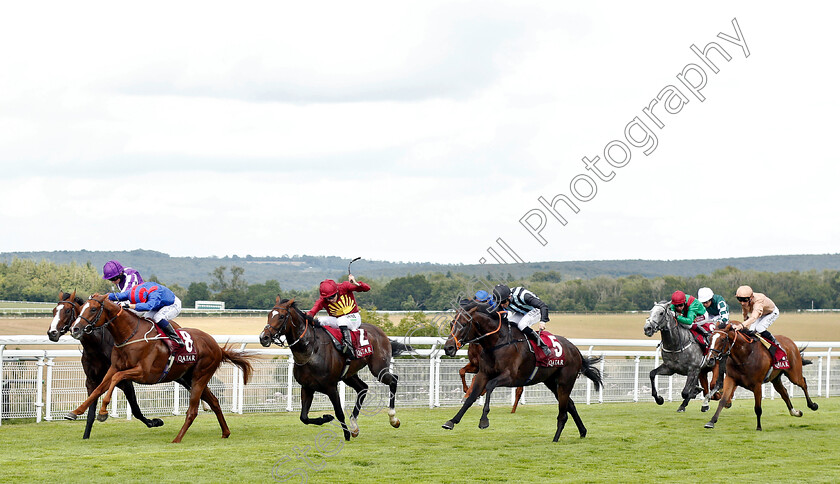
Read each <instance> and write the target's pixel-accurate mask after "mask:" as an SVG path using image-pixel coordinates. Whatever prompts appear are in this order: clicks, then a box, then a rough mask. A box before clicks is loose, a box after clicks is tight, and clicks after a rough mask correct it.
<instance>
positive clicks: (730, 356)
mask: <svg viewBox="0 0 840 484" xmlns="http://www.w3.org/2000/svg"><path fill="white" fill-rule="evenodd" d="M776 341H777V342H778V343H779V345H780V346H781V347H782V348H783V349H784V350H785V352H786V353H787V356H788V361H789V362H790V368H788V369H785V370H777V369H774V368H773V357H772V356H770V352H769V351H767V348H765V347H764V345H763V344H762V343H761V341H759V339H758V337H756V336H754V335H749V334H746V333H743V332H741V331H736V330H735V329H733V328H732V325H731V324H730V325H726V327H724V328H722V329H717V330H715V331H714V333H712V344H711V351H710V352H709V355H708V357H707V359H709V360H713V359H714V360H721V359H724V358H725V359H726V374H725V375H724V378H723V397H722V398H721V399H720V402H718V408H717V410H716V411H715V414H714V415H713V416H712V419H711V420H709V422H708V423H706V425H705V427H706V428H707V429H711V428H714V426H715V423H717V420H718V417H719V416H720V412H721V410H723V408H724V406H726V405H727V404H728V403H729V402H731V401H732V395H733V394H734V393H735V388H737V387H738V386H742V387H744V388H746V389H747V390H749V391H751V392H753V396H754V397H755V418H756V428H755V429H756V430H761V393H762V392H761V385H762V384H763V383H764V382H767V381H770V382H772V383H773V388H775V389H776V392H778V393H779V395H780V396H781V397H782V400H784V402H785V405H787V408H788V412H789V413H790V414H791V415H792V416H794V417H801V416H802V412H801V411H800V410H796V409H795V408H793V404H791V402H790V396H789V395H788V392H787V390H786V389H785V386H784V384H783V383H782V375H785V376H786V377H787V378H788V380H790V381H791V382H792V383H793V384H794V385H796V386H798V387H799V388H801V389H802V391H804V392H805V400H806V402H807V405H808V408H810V409H811V410H814V411H816V410H817V409H818V408H819V405H817V403H816V402H814V401H812V400H811V397H810V395H808V384H807V383H806V382H805V377H804V376H803V375H802V367H803V366H804V365H809V364H811V361H810V360H805V359H803V358H802V351H804V348H803V349H800V348H797V347H796V343H794V342H793V341H792V340H791V339H790V338H788V337H786V336H782V335H778V334H777V335H776ZM713 355H714V356H713Z"/></svg>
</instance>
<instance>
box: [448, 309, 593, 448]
mask: <svg viewBox="0 0 840 484" xmlns="http://www.w3.org/2000/svg"><path fill="white" fill-rule="evenodd" d="M554 338H555V340H554V341H555V344H554V351H555V352H558V353H559V352H560V351H562V355H563V357H564V358H565V364H563V365H561V366H555V367H550V368H543V367H537V366H536V364H537V363H536V357H535V356H534V354H533V353H532V352H531V350H530V349H529V347H528V345H529V343H528V340H527V338H525V337H524V335H522V333H521V332H520V331H519V329H517V328H516V325H511V324H507V322H506V321H504V319H503V316H502V313H501V312H497V313H494V314H492V315H491V314H490V313H489V312H488V306H487V305H486V304H482V303H477V302H472V303H470V304H467V305H466V306H463V307H461V308H459V309H457V310H456V313H455V318H454V319H453V320H452V326H451V332H450V334H449V338H447V340H446V344H445V345H444V347H443V348H444V351H445V352H446V355H447V356H455V353H456V351H458V349H459V348H460V347H461V346H463V345H465V344H472V343H475V342H476V341H481V345H482V346H483V347H485V348H487V349H486V350H484V351H482V352H481V358H480V363H479V370H478V374H477V375H476V377H475V378H474V379H473V387H472V391H471V392H470V395H469V397H467V400H466V401H465V402H464V405H463V406H462V407H461V410H459V411H458V413H457V414H456V415H455V417H453V418H452V420H448V421H447V422H446V423H444V424H443V428H445V429H447V430H452V429H453V428H455V425H456V424H458V423H459V422H460V421H461V418H462V417H463V416H464V413H466V411H467V409H468V408H470V407H471V406H472V404H473V403H474V402H475V401H476V399H478V397H479V395H481V393H482V392H484V391H485V389H486V391H487V396H486V398H485V400H484V411H483V412H482V414H481V420H479V424H478V428H480V429H485V428H487V427H488V426H489V425H490V421H489V419H488V418H487V414H488V413H489V412H490V396H491V395H492V393H493V390H494V389H495V388H496V387H498V386H502V387H514V386H529V385H535V384H537V383H545V385H546V386H547V387H548V389H549V390H551V392H552V393H553V394H554V396H555V398H557V404H558V408H559V413H558V414H557V432H556V433H555V434H554V442H557V441H558V440H559V439H560V433H561V432H562V431H563V427H565V425H566V421H567V420H568V418H569V414H571V415H572V418H573V419H574V421H575V424H576V425H577V428H578V431H579V432H580V436H581V437H585V436H586V427H584V425H583V421H582V420H581V419H580V415H578V412H577V408H576V407H575V403H574V401H572V399H571V397H570V396H569V395H570V394H571V392H572V389H573V388H574V386H575V380H577V376H578V374H583V375H584V376H586V377H587V378H589V379H590V380H592V382H593V383H595V389H596V390H597V389H599V388H600V387H601V385H602V381H601V372H600V371H599V370H598V368H596V367H595V366H594V364H595V363H597V362H598V361H600V360H601V359H600V358H597V357H596V358H586V357H584V356H583V355H581V354H580V351H579V350H578V349H577V347H576V346H575V345H573V344H572V343H570V342H569V340H567V339H566V338H563V337H562V336H555V337H554ZM558 350H559V351H558Z"/></svg>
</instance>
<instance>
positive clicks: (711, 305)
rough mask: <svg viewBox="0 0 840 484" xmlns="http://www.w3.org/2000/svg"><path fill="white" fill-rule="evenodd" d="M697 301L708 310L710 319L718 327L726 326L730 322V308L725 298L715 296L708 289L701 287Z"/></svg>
mask: <svg viewBox="0 0 840 484" xmlns="http://www.w3.org/2000/svg"><path fill="white" fill-rule="evenodd" d="M697 300H698V301H700V302H701V303H702V304H703V307H705V308H706V312H707V313H708V314H709V319H710V320H711V321H712V322H714V323H715V325H717V326H718V327H722V326H725V325H726V324H727V323H728V322H729V306H728V305H727V304H726V300H725V299H724V298H723V296H721V295H719V294H715V293H714V292H712V290H711V289H709V288H708V287H701V288H700V290H699V291H697Z"/></svg>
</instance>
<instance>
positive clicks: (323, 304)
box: [307, 274, 370, 358]
mask: <svg viewBox="0 0 840 484" xmlns="http://www.w3.org/2000/svg"><path fill="white" fill-rule="evenodd" d="M319 291H320V294H321V297H320V298H318V300H317V301H316V302H315V305H314V306H312V309H310V310H309V312H308V313H307V314H309V315H310V316H315V315H316V314H318V311H320V310H321V309H325V310H326V311H327V314H328V316H325V317H323V318H319V320H318V321H319V322H320V323H321V324H322V325H324V326H332V327H334V328H338V329H340V330H341V335H342V338H343V339H344V354H345V356H347V357H348V358H352V354H353V348H352V343H351V340H350V330H353V331H355V330H357V329H359V326H361V325H362V317H361V315H360V314H359V305H358V304H356V296H354V295H353V293H354V292H367V291H370V286H369V285H367V284H365V283H364V282H358V281H356V278H355V277H353V275H352V274H351V275H350V276H349V277H348V280H347V281H345V282H342V283H341V284H336V282H335V281H333V280H332V279H327V280H325V281H323V282H321V285H320V288H319Z"/></svg>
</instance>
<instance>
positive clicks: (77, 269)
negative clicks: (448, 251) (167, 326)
mask: <svg viewBox="0 0 840 484" xmlns="http://www.w3.org/2000/svg"><path fill="white" fill-rule="evenodd" d="M243 274H244V269H243V268H242V267H239V266H230V267H228V266H218V267H216V268H215V269H214V270H213V271H212V272H211V273H210V282H209V283H207V282H193V283H190V284H189V285H188V286H187V287H183V286H181V285H179V284H168V283H167V281H163V280H159V279H158V278H157V277H156V276H155V275H154V274H148V275H146V274H143V276H144V278H145V279H146V280H148V281H156V282H160V283H161V284H164V285H166V286H167V287H169V288H170V289H172V290H173V291H174V292H175V294H176V295H178V297H179V298H181V300H182V302H183V305H184V307H192V306H193V305H194V304H195V301H197V300H215V301H224V302H225V307H227V308H230V309H268V308H271V307H272V306H273V305H274V300H275V298H276V297H277V296H278V295H280V296H281V297H284V298H295V300H296V301H298V303H299V305H300V307H302V308H307V307H311V306H312V305H313V304H314V303H315V301H316V299H317V298H318V287H317V286H315V287H312V288H310V289H306V290H289V289H284V288H282V287H281V285H280V283H279V282H278V281H275V280H269V281H266V282H263V283H259V284H249V283H248V282H247V281H246V280H245V279H244V277H243ZM357 277H358V278H359V279H360V280H363V281H365V282H367V283H368V284H370V286H371V291H370V292H366V293H357V298H356V299H357V301H358V302H359V305H360V306H361V307H363V308H365V309H368V310H374V309H376V310H384V311H395V310H406V311H418V310H446V309H450V308H452V307H453V305H454V304H457V301H458V299H460V298H462V297H471V296H472V295H473V294H474V293H475V291H476V290H479V289H485V290H490V289H491V288H492V286H493V285H495V284H496V283H497V282H505V283H506V284H508V285H510V286H511V287H515V286H520V285H521V286H524V287H526V288H527V289H529V290H530V291H532V292H534V293H535V294H536V295H537V296H539V297H540V299H542V300H543V301H545V303H546V304H548V306H549V308H551V310H552V311H574V312H610V311H633V310H638V311H646V310H649V309H650V308H651V306H652V305H653V303H654V302H655V301H661V300H663V299H667V298H669V297H670V294H671V293H672V292H674V291H676V290H681V291H685V292H686V293H687V294H692V295H696V294H697V290H698V289H699V288H701V287H704V286H706V287H710V288H712V290H713V291H714V292H715V293H716V294H720V295H722V296H724V298H726V300H727V301H728V302H729V303H730V306H733V307H734V308H737V307H738V305H737V301H736V300H735V296H734V295H735V289H736V288H737V287H738V286H740V285H742V284H748V285H750V286H752V287H753V289H754V290H755V291H757V292H762V293H765V294H767V295H768V296H769V297H770V298H771V299H772V300H773V301H774V302H775V303H776V304H777V305H778V306H779V308H780V309H782V310H795V309H809V308H812V307H813V308H815V309H826V308H840V271H837V270H823V271H815V270H812V271H807V272H800V271H790V272H764V271H742V270H739V269H736V268H734V267H726V268H724V269H718V270H716V271H714V272H712V273H711V274H702V275H698V276H692V277H681V276H662V277H643V276H640V275H633V276H627V277H606V276H601V277H595V278H591V279H565V278H564V277H563V275H562V274H560V273H559V272H557V271H547V272H535V273H533V274H531V275H530V276H528V277H527V278H514V277H513V276H512V275H510V274H505V275H492V274H487V276H486V277H476V276H470V275H465V274H460V273H452V272H451V271H450V272H446V273H432V274H417V275H406V276H403V277H397V278H392V279H384V278H380V279H370V280H368V279H365V278H364V275H363V274H359V275H357ZM335 279H336V280H339V282H340V280H341V279H342V276H336V277H335ZM74 290H75V291H76V292H77V293H78V294H81V295H89V294H93V293H96V292H99V293H104V292H107V291H109V290H114V286H113V285H112V284H111V283H109V282H108V281H103V280H102V278H101V274H100V273H99V268H97V267H93V266H92V265H91V264H90V263H88V264H77V263H75V262H71V263H69V264H56V263H53V262H48V261H45V260H42V261H40V262H36V261H32V260H28V259H13V260H12V261H10V262H8V263H6V262H2V263H0V299H4V300H19V301H43V302H51V301H56V300H57V297H58V293H59V291H67V292H72V291H74Z"/></svg>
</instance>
